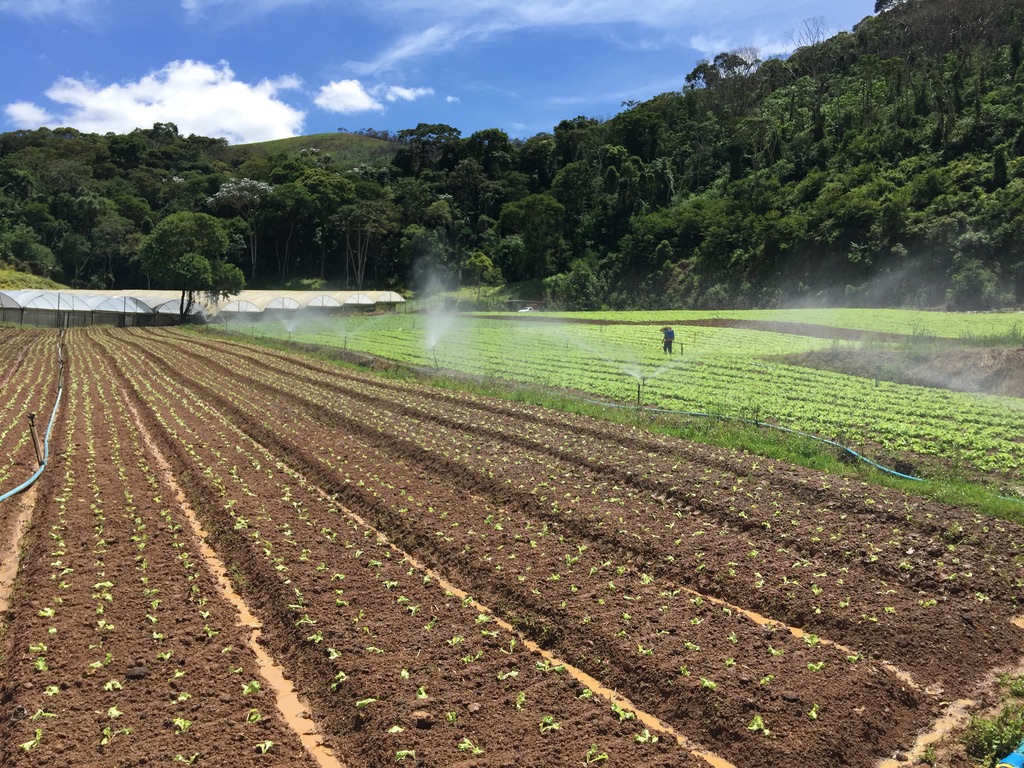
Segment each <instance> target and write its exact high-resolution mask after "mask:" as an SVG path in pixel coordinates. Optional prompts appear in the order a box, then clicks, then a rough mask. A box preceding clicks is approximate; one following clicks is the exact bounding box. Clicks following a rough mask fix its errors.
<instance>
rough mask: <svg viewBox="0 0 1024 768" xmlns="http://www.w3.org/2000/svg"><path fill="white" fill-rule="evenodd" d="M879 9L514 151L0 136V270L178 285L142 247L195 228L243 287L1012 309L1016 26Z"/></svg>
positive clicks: (447, 140)
mask: <svg viewBox="0 0 1024 768" xmlns="http://www.w3.org/2000/svg"><path fill="white" fill-rule="evenodd" d="M876 10H877V11H878V12H877V14H876V15H875V16H872V17H869V18H866V19H865V20H863V21H862V22H861V23H860V24H859V25H857V26H856V27H855V28H854V29H853V30H852V31H847V32H842V33H840V34H838V35H835V36H832V37H827V35H826V33H825V30H824V23H823V22H821V21H818V20H808V21H806V22H804V24H803V25H802V26H801V28H800V29H799V30H796V31H795V32H794V40H795V42H796V43H797V44H798V46H799V47H798V48H797V50H796V51H795V52H794V53H793V55H791V56H790V57H788V58H786V59H774V58H772V59H767V60H762V59H761V57H760V56H759V54H758V52H757V51H756V50H754V49H744V50H739V51H730V52H724V53H721V54H719V55H718V56H716V57H714V59H713V60H711V61H704V62H701V63H700V64H699V65H698V66H697V67H696V68H695V69H694V70H693V71H692V72H690V73H685V72H680V73H679V83H680V88H679V90H678V91H673V92H670V93H665V94H662V95H660V96H658V97H656V98H654V99H652V100H650V101H648V102H644V103H629V104H624V105H623V111H622V112H621V113H620V114H618V115H616V116H615V117H613V118H611V119H608V120H605V121H601V120H598V119H594V118H589V117H583V116H580V117H575V118H572V119H566V120H564V121H563V122H561V123H559V124H558V125H557V126H555V127H554V129H553V131H552V132H551V133H543V134H539V135H537V136H533V137H531V138H529V139H526V140H512V139H510V138H509V137H508V135H507V134H506V133H504V132H503V131H501V130H497V129H490V130H484V131H479V132H477V133H474V134H472V135H470V136H468V137H463V136H462V135H461V133H460V131H459V130H458V129H457V128H454V127H452V126H447V125H424V124H421V125H419V126H417V127H416V128H411V129H408V130H405V131H400V132H397V133H396V134H391V135H387V134H383V135H380V134H378V133H377V132H367V133H369V134H370V135H361V136H358V137H352V138H353V139H355V138H358V140H359V142H360V146H362V149H352V147H353V146H355V145H346V146H347V147H349V148H348V149H346V150H345V151H333V150H332V149H321V148H320V147H321V146H324V145H323V144H322V143H321V144H319V145H318V144H317V143H315V142H312V141H310V142H308V146H304V145H303V144H302V142H301V140H297V139H293V140H291V141H290V142H288V143H287V144H282V145H280V146H276V145H271V146H270V147H263V148H260V149H259V151H257V148H255V147H244V146H241V147H231V146H228V145H227V144H226V143H225V142H224V141H223V140H220V139H215V138H205V137H197V136H187V137H185V136H181V135H179V133H178V131H177V129H176V127H175V126H174V125H173V124H170V123H165V124H157V125H155V126H153V127H152V128H148V129H139V130H136V131H133V132H132V133H130V134H128V135H113V134H108V135H106V136H98V135H87V134H80V133H78V132H77V131H75V130H72V129H57V130H48V129H40V130H38V131H19V132H14V133H7V134H3V135H0V267H3V266H9V267H13V268H16V269H20V270H23V271H29V272H33V273H35V274H38V275H42V276H46V277H52V278H54V279H57V280H60V281H62V282H65V283H68V284H71V285H75V286H89V287H112V288H130V287H141V286H146V285H147V284H153V287H178V286H158V285H157V284H156V283H157V282H159V280H162V279H167V277H166V270H163V272H161V273H160V274H157V272H156V271H154V269H153V267H152V265H153V264H154V261H158V260H159V259H156V260H155V259H154V258H148V259H147V258H145V256H146V253H147V251H146V249H145V248H144V245H145V242H146V239H147V238H148V237H149V236H150V235H151V233H152V232H153V230H154V229H155V228H156V227H157V225H158V224H159V223H160V222H161V221H163V220H164V219H166V218H167V217H168V216H170V215H171V214H174V213H180V212H197V213H198V212H201V213H204V214H211V215H212V216H214V217H215V218H216V220H217V222H219V224H220V226H221V228H222V229H223V230H224V233H225V234H226V236H227V237H226V243H227V246H226V251H224V252H222V253H220V254H213V255H212V256H211V259H212V258H213V256H216V257H217V258H222V259H223V260H224V261H225V262H226V263H233V264H234V265H237V267H239V268H240V270H241V273H242V274H243V275H244V278H245V280H246V282H247V283H248V284H249V285H274V284H282V283H285V282H287V281H289V280H294V279H297V278H319V279H322V280H325V281H328V282H330V283H331V284H333V285H337V286H339V287H355V288H359V287H371V286H372V287H378V288H385V287H390V288H399V289H410V290H425V289H426V287H427V286H428V285H443V286H447V287H453V286H455V285H458V284H459V283H466V284H476V283H478V282H489V283H492V284H496V283H500V282H509V283H524V284H526V285H530V286H533V288H532V290H534V291H535V292H542V293H544V294H546V298H547V299H548V300H550V301H552V302H553V303H555V304H558V305H560V306H564V307H567V308H584V309H586V308H596V307H600V306H607V307H611V308H626V307H651V308H659V307H726V306H730V307H754V306H777V305H780V304H793V303H805V304H815V305H826V304H831V305H852V306H858V305H860V306H901V305H913V306H923V307H933V306H946V305H948V306H951V307H953V308H958V309H972V308H989V307H993V306H1000V305H1010V304H1019V303H1021V302H1024V66H1022V59H1024V51H1022V48H1024V6H1022V4H1021V3H1020V2H1019V0H976V1H975V2H963V1H962V0H903V1H902V2H900V0H879V2H878V3H877V8H876ZM296 144H298V147H299V149H298V150H294V149H293V148H294V147H295V146H296ZM368 144H370V145H373V146H372V147H369V146H368ZM363 158H365V159H363ZM180 220H181V217H178V218H177V219H176V221H178V222H179V224H180ZM218 247H219V246H218ZM154 249H155V246H153V245H152V244H151V245H150V248H149V254H150V256H153V254H154V253H155V254H156V255H157V256H159V255H160V254H159V251H157V250H154ZM147 265H148V266H147ZM213 272H214V274H216V273H217V270H216V269H214V271H213ZM531 298H533V297H531Z"/></svg>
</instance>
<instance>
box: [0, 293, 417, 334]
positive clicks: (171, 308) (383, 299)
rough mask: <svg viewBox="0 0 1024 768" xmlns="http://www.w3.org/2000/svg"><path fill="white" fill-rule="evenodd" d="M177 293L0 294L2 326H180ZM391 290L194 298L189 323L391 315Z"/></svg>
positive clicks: (395, 300) (396, 301) (394, 299)
mask: <svg viewBox="0 0 1024 768" xmlns="http://www.w3.org/2000/svg"><path fill="white" fill-rule="evenodd" d="M180 302H181V293H180V292H178V291H145V290H137V291H86V290H66V291H53V290H24V291H0V323H20V324H26V323H27V324H29V325H52V326H55V325H58V324H63V325H119V326H121V325H170V324H173V323H176V322H178V319H179V313H180V311H179V308H180ZM403 303H405V299H403V298H402V297H401V296H400V295H399V294H397V293H395V292H394V291H242V292H241V293H239V294H237V295H236V296H231V297H230V298H228V299H224V300H221V301H215V302H210V301H208V300H207V299H206V297H205V296H203V295H201V294H200V295H199V296H197V297H196V303H195V305H194V306H193V307H192V312H191V314H190V319H191V320H192V321H193V322H200V323H208V322H218V321H227V320H232V319H248V320H259V319H260V318H262V317H264V316H271V315H273V316H278V317H279V316H281V315H282V314H285V315H287V314H288V313H290V312H297V311H299V310H303V309H309V310H314V311H317V310H318V311H321V312H347V311H348V312H350V311H367V312H369V311H374V310H389V311H394V310H395V309H396V308H397V307H398V306H399V305H400V304H403Z"/></svg>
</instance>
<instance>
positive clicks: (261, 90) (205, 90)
mask: <svg viewBox="0 0 1024 768" xmlns="http://www.w3.org/2000/svg"><path fill="white" fill-rule="evenodd" d="M299 84H300V83H299V80H298V79H297V78H295V77H291V76H288V77H282V78H279V79H277V80H263V81H261V82H259V83H256V84H255V85H253V84H249V83H244V82H242V81H240V80H236V79H235V74H234V72H232V71H231V69H230V67H229V66H228V65H227V63H226V62H221V63H220V64H219V65H217V66H212V65H210V64H205V63H203V62H198V61H173V62H171V63H169V64H167V65H166V66H165V67H164V68H163V69H161V70H159V71H157V72H151V73H150V74H148V75H146V76H145V77H143V78H142V79H140V80H139V81H137V82H129V83H120V84H113V85H106V86H103V85H99V84H97V83H95V82H91V81H81V80H76V79H74V78H70V77H65V78H62V79H61V80H59V81H58V82H57V83H55V84H54V85H53V86H52V87H51V88H50V89H49V90H48V91H46V95H47V97H48V98H50V99H51V100H52V101H55V102H57V103H58V104H62V105H65V106H66V107H67V108H68V109H67V110H66V111H65V112H63V113H62V114H57V115H49V114H47V112H46V111H45V110H44V109H43V108H42V107H38V106H37V105H35V104H28V103H24V102H20V103H18V104H9V105H8V106H7V107H6V112H7V115H8V117H9V118H10V119H11V120H12V121H14V122H16V123H18V122H19V120H23V119H29V118H33V116H34V117H35V118H40V117H42V118H45V119H44V120H42V121H41V122H43V123H50V124H59V125H64V126H71V127H74V128H77V129H78V130H80V131H83V132H86V133H107V132H114V133H127V132H129V131H131V130H134V129H135V128H140V127H141V128H148V127H149V126H151V125H153V123H166V122H172V123H175V124H176V125H177V126H178V128H179V129H180V130H181V132H182V133H185V134H188V133H195V134H198V135H201V136H215V137H223V138H226V139H227V140H228V141H229V142H231V143H249V142H254V141H267V140H269V139H277V138H283V137H286V136H296V135H299V134H300V133H301V130H302V124H303V121H304V119H305V113H304V112H302V111H300V110H298V109H295V108H294V107H292V106H290V105H288V104H286V103H285V102H283V101H281V99H280V98H278V93H279V92H280V91H284V90H290V89H294V88H298V87H299ZM32 122H34V125H32V126H31V127H38V126H39V124H40V121H38V120H36V121H32ZM21 127H28V126H27V125H26V124H25V123H24V122H22V123H21Z"/></svg>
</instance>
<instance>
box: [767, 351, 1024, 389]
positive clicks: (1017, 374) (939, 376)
mask: <svg viewBox="0 0 1024 768" xmlns="http://www.w3.org/2000/svg"><path fill="white" fill-rule="evenodd" d="M785 361H786V362H787V363H791V364H793V365H803V366H807V367H808V368H819V369H822V370H828V371H836V372H838V373H847V374H851V375H853V376H863V377H865V378H875V377H877V378H879V379H882V380H884V381H894V382H896V383H898V384H914V385H917V386H922V387H939V388H942V389H953V390H957V391H959V392H978V393H985V394H989V395H1005V396H1007V397H1024V349H1018V348H991V347H990V348H982V349H973V348H967V349H950V350H939V351H934V352H916V351H913V350H910V351H906V350H883V349H859V350H842V349H823V350H818V351H816V352H806V353H804V354H800V355H790V356H787V357H786V358H785Z"/></svg>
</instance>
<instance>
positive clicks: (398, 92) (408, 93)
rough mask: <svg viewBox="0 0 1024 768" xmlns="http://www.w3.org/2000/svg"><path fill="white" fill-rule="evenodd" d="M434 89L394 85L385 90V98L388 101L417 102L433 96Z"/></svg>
mask: <svg viewBox="0 0 1024 768" xmlns="http://www.w3.org/2000/svg"><path fill="white" fill-rule="evenodd" d="M433 95H434V89H433V88H402V87H401V86H398V85H392V86H389V87H388V88H386V89H385V91H384V98H385V99H387V100H388V101H398V100H399V99H401V100H402V101H416V99H419V98H422V97H423V96H433Z"/></svg>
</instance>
